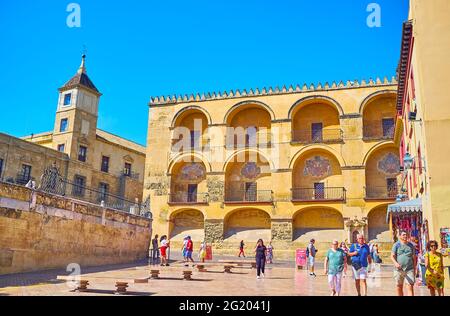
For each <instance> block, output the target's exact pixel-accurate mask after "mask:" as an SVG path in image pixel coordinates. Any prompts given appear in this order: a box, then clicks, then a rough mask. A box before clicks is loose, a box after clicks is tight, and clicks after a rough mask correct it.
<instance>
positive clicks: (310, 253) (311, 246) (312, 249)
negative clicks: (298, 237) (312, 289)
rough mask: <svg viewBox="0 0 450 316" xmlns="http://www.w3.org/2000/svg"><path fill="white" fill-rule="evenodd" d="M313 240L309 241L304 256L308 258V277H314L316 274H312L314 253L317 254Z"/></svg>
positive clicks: (314, 259)
mask: <svg viewBox="0 0 450 316" xmlns="http://www.w3.org/2000/svg"><path fill="white" fill-rule="evenodd" d="M315 242H316V241H315V239H314V238H313V239H311V240H310V241H309V245H308V247H307V248H306V256H307V257H308V262H309V270H310V272H309V275H311V276H314V277H316V274H315V273H314V263H315V261H316V253H317V251H318V250H317V249H316V247H314V243H315Z"/></svg>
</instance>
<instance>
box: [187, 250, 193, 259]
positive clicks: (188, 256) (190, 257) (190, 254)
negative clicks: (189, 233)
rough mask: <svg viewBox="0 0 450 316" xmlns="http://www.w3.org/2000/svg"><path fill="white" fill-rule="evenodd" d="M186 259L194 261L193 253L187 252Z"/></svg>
mask: <svg viewBox="0 0 450 316" xmlns="http://www.w3.org/2000/svg"><path fill="white" fill-rule="evenodd" d="M186 258H188V259H192V251H190V250H186Z"/></svg>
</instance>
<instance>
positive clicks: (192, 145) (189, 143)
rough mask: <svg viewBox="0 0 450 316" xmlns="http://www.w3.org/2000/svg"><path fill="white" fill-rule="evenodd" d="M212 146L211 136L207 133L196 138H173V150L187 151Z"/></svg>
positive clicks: (205, 148)
mask: <svg viewBox="0 0 450 316" xmlns="http://www.w3.org/2000/svg"><path fill="white" fill-rule="evenodd" d="M209 147H210V138H209V136H207V135H204V136H200V137H198V138H195V139H190V138H189V139H188V140H186V141H183V138H182V137H174V138H172V145H171V151H172V152H187V151H204V150H208V148H209Z"/></svg>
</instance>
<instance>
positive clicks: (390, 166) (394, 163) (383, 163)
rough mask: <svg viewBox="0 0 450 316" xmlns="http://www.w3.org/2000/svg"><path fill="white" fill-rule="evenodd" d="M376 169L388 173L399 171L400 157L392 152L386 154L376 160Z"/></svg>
mask: <svg viewBox="0 0 450 316" xmlns="http://www.w3.org/2000/svg"><path fill="white" fill-rule="evenodd" d="M378 170H379V171H381V172H383V173H385V174H389V175H395V174H398V173H399V172H400V159H399V158H398V157H397V155H395V154H393V153H388V154H386V155H385V156H384V157H383V158H382V159H381V160H380V161H378Z"/></svg>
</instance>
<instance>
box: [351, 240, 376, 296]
mask: <svg viewBox="0 0 450 316" xmlns="http://www.w3.org/2000/svg"><path fill="white" fill-rule="evenodd" d="M356 240H357V242H356V243H354V244H352V245H351V246H350V249H349V253H348V255H349V256H350V257H351V261H352V271H353V278H354V279H355V287H356V291H357V293H358V296H361V292H363V294H364V296H367V282H366V279H367V267H368V266H369V263H371V262H372V258H371V257H370V249H369V246H368V245H367V244H366V243H365V240H364V235H362V234H358V235H357V236H356ZM361 289H362V290H363V291H361Z"/></svg>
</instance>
